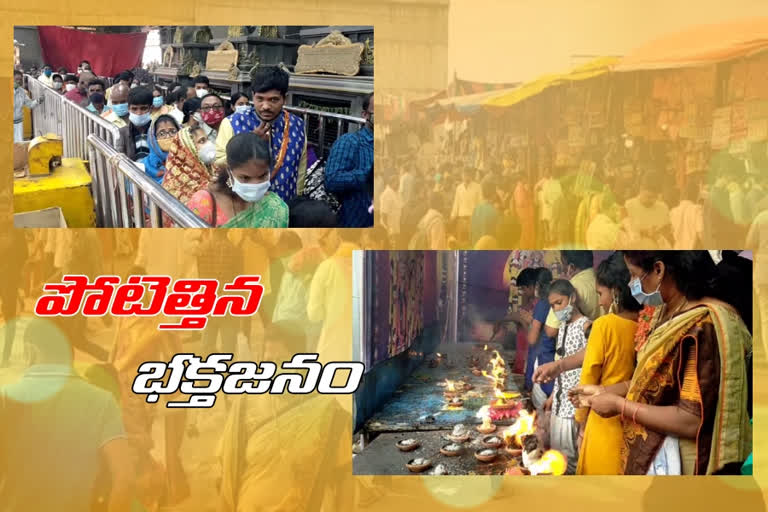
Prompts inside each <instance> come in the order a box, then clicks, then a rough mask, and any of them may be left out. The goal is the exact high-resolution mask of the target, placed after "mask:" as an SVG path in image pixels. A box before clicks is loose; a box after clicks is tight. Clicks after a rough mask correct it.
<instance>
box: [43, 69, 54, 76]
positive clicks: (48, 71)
mask: <svg viewBox="0 0 768 512" xmlns="http://www.w3.org/2000/svg"><path fill="white" fill-rule="evenodd" d="M43 73H45V76H51V75H52V74H53V71H51V70H50V69H46V70H45V71H43Z"/></svg>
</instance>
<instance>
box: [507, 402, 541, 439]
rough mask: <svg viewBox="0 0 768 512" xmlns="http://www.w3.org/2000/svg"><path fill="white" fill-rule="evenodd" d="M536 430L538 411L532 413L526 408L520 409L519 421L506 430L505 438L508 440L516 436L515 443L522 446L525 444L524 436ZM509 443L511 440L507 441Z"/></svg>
mask: <svg viewBox="0 0 768 512" xmlns="http://www.w3.org/2000/svg"><path fill="white" fill-rule="evenodd" d="M535 432H536V413H535V412H534V413H533V414H530V413H529V412H528V411H526V410H525V409H523V410H521V411H520V414H519V415H518V417H517V421H516V422H515V424H514V425H512V426H511V427H509V428H508V429H507V430H506V431H505V432H504V440H505V441H508V440H509V439H512V438H514V440H515V443H516V444H517V445H518V446H520V447H522V446H523V438H524V437H525V436H530V435H532V434H534V433H535ZM507 445H509V442H507Z"/></svg>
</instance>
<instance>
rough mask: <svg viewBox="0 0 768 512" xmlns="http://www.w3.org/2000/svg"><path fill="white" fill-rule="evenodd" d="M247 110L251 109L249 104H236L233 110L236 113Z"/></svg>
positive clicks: (242, 112)
mask: <svg viewBox="0 0 768 512" xmlns="http://www.w3.org/2000/svg"><path fill="white" fill-rule="evenodd" d="M249 110H251V106H250V105H238V106H236V107H235V112H237V113H238V114H245V113H246V112H248V111H249Z"/></svg>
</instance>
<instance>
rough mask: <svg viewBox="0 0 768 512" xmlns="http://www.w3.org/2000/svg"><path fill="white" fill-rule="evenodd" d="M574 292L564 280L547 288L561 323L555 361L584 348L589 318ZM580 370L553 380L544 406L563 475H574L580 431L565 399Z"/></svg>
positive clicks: (555, 282)
mask: <svg viewBox="0 0 768 512" xmlns="http://www.w3.org/2000/svg"><path fill="white" fill-rule="evenodd" d="M577 298H578V296H577V294H576V288H574V287H573V285H572V284H571V283H570V281H566V280H565V279H558V280H557V281H554V282H553V283H552V285H551V286H550V287H549V304H550V306H551V307H552V310H553V311H554V312H555V315H556V316H557V319H558V320H559V321H560V329H559V331H558V333H557V345H556V349H555V353H556V357H557V359H558V360H560V359H563V358H565V357H568V356H571V355H573V354H575V353H577V352H580V351H582V350H584V348H585V347H586V346H587V332H586V331H587V329H588V328H589V327H590V321H589V318H587V317H586V316H584V315H583V314H582V312H581V311H579V308H578V307H577V306H576V304H577ZM580 378H581V368H577V369H573V370H569V371H567V372H563V373H561V374H560V375H558V376H557V378H556V379H555V387H554V389H553V391H552V395H551V396H550V397H549V399H548V400H547V402H546V403H545V404H544V409H545V410H548V409H551V411H552V417H551V420H550V444H551V446H552V449H553V450H557V451H559V452H560V453H562V454H563V455H565V456H566V457H567V458H568V469H567V471H566V474H569V475H572V474H574V473H575V471H576V465H577V462H578V453H579V452H578V437H579V428H578V424H577V423H576V421H575V419H574V413H575V409H574V407H573V404H572V403H571V401H570V400H569V399H568V392H569V391H570V390H571V389H572V388H574V387H576V386H577V385H578V384H579V379H580Z"/></svg>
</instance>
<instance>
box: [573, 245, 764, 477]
mask: <svg viewBox="0 0 768 512" xmlns="http://www.w3.org/2000/svg"><path fill="white" fill-rule="evenodd" d="M624 260H625V261H626V263H627V267H628V268H629V271H630V274H631V277H632V281H631V282H630V285H629V287H630V289H631V290H632V295H633V296H634V297H635V298H636V299H637V300H638V302H640V303H642V304H645V305H651V306H657V307H656V310H655V314H654V318H653V320H652V323H651V326H650V329H651V330H650V333H649V334H648V335H647V336H646V337H644V338H643V340H644V343H643V345H642V346H639V347H637V365H636V369H635V372H634V374H633V376H632V379H631V381H628V382H623V383H619V384H616V385H614V386H606V387H605V388H601V389H598V390H587V393H585V394H588V393H592V394H591V395H589V396H588V398H587V402H588V403H589V405H590V407H591V408H592V410H593V411H594V412H596V413H597V414H599V415H600V416H603V417H606V418H610V417H615V416H619V417H620V418H622V421H623V425H624V444H625V446H624V450H623V451H622V452H623V453H622V455H623V461H624V474H630V475H638V474H640V475H645V474H650V475H657V474H681V473H682V474H685V475H705V474H706V475H711V474H718V473H719V474H730V473H733V474H738V471H739V469H740V465H741V463H743V462H744V460H745V459H746V458H747V456H748V455H749V453H750V451H751V449H752V429H751V427H750V425H749V416H748V413H747V397H748V390H749V377H748V371H747V365H746V359H747V356H750V357H751V352H752V338H751V336H750V335H749V331H748V330H747V328H746V326H745V325H744V322H743V321H742V320H741V318H740V317H739V315H738V313H737V312H736V311H735V310H734V309H733V308H732V307H731V306H730V305H728V304H726V303H725V302H723V301H722V300H721V299H719V298H716V297H719V296H721V295H722V294H723V291H724V288H723V286H722V284H721V283H720V278H719V275H718V271H717V267H715V264H714V262H713V261H712V258H711V256H710V255H709V253H708V252H707V251H626V252H625V254H624Z"/></svg>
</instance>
